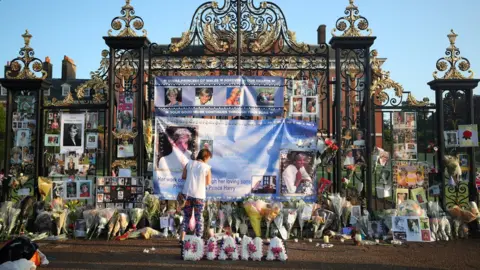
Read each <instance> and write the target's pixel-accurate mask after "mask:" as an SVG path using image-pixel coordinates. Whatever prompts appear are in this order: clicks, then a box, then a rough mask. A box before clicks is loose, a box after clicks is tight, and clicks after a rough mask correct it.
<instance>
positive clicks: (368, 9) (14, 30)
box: [0, 0, 480, 101]
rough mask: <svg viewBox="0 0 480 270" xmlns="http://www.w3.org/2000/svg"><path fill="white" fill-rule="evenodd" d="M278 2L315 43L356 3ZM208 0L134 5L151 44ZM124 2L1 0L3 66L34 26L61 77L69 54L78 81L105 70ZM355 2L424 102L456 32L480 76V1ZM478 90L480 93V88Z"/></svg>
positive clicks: (39, 49)
mask: <svg viewBox="0 0 480 270" xmlns="http://www.w3.org/2000/svg"><path fill="white" fill-rule="evenodd" d="M254 1H255V3H259V2H260V1H258V0H254ZM270 1H271V2H274V3H276V4H277V5H278V6H280V8H281V9H282V11H283V13H284V14H285V17H286V20H287V24H288V28H289V29H290V30H293V31H295V32H296V33H297V35H296V36H297V40H298V41H300V42H306V43H310V44H316V42H317V28H318V26H319V25H321V24H325V25H326V26H327V41H328V40H330V38H331V30H332V29H333V28H334V26H335V22H336V20H337V19H338V18H339V17H341V16H344V11H345V7H346V6H347V5H348V0H270ZM204 2H205V0H132V1H131V4H132V5H133V6H134V8H135V11H136V15H138V16H140V17H142V18H143V20H144V22H145V28H144V29H146V30H147V31H148V38H149V39H150V41H152V42H156V43H160V44H169V43H170V38H171V37H179V36H181V34H182V32H184V31H186V30H187V29H188V28H189V26H190V23H191V19H192V15H193V14H194V12H195V10H196V9H197V7H198V6H200V5H201V4H202V3H204ZM218 2H219V3H220V4H221V3H222V2H223V0H218ZM124 4H125V1H124V0H68V1H67V0H42V1H38V0H0V18H2V26H1V27H0V52H1V53H0V63H1V64H2V66H3V65H5V64H6V63H7V61H10V60H12V59H13V58H15V57H17V56H18V51H19V49H20V48H21V47H22V46H23V39H22V37H21V35H22V34H23V33H24V32H25V29H28V30H29V32H30V33H31V34H32V35H33V38H32V41H31V43H30V45H31V47H33V48H34V49H35V56H36V57H38V58H40V59H42V60H44V59H45V57H46V56H49V57H50V59H51V62H52V64H53V67H54V70H53V77H54V78H59V77H61V62H62V59H63V56H64V55H67V56H68V57H70V58H72V59H73V60H74V61H75V63H76V65H77V78H81V79H88V78H89V74H90V72H91V71H94V70H96V69H97V68H98V67H99V62H100V60H101V51H102V50H103V49H107V46H106V45H105V42H104V40H103V38H102V37H103V36H106V35H107V32H108V30H109V29H110V23H111V21H112V19H113V18H114V17H116V16H119V15H120V10H121V7H122V6H123V5H124ZM355 4H356V5H357V6H358V8H359V11H360V15H362V16H364V17H366V18H367V19H368V21H369V26H370V28H371V29H372V30H373V36H376V37H377V38H376V40H375V43H374V45H373V47H372V49H377V50H378V52H379V57H382V58H383V57H384V58H387V62H386V63H385V64H384V66H383V68H384V70H386V71H390V77H391V78H392V79H393V80H395V81H397V82H399V83H400V84H402V85H403V86H404V88H405V90H407V91H411V92H412V93H414V95H415V96H416V97H417V99H422V98H423V97H429V98H430V100H431V101H434V93H433V91H432V90H430V88H429V87H428V85H427V82H429V81H431V80H432V79H433V77H432V73H433V71H435V64H436V61H437V60H438V59H439V58H441V57H444V56H445V49H446V48H447V47H448V46H449V42H448V38H447V34H449V33H450V29H454V31H455V32H456V33H457V34H458V37H457V42H456V45H457V47H458V48H460V52H461V56H463V57H466V58H467V59H469V60H470V63H471V69H472V70H473V71H474V72H475V71H477V74H478V75H477V76H476V77H478V78H480V53H478V48H479V45H478V44H479V43H480V29H479V28H478V19H476V18H477V17H478V11H479V10H480V1H479V0H457V1H451V0H402V1H398V0H397V1H394V0H356V1H355ZM475 25H477V27H476V26H475ZM475 49H477V50H475ZM1 74H2V75H3V72H2V73H1ZM474 93H475V94H480V90H479V89H478V88H477V89H476V90H475V92H474Z"/></svg>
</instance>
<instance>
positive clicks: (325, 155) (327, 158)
mask: <svg viewBox="0 0 480 270" xmlns="http://www.w3.org/2000/svg"><path fill="white" fill-rule="evenodd" d="M325 145H326V147H325V149H323V152H322V153H320V158H321V159H322V164H323V165H324V166H326V165H329V164H330V163H331V162H332V160H333V159H334V158H335V155H336V153H337V151H338V145H337V144H336V143H335V142H334V141H333V140H332V139H329V138H326V139H325Z"/></svg>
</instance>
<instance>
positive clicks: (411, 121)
mask: <svg viewBox="0 0 480 270" xmlns="http://www.w3.org/2000/svg"><path fill="white" fill-rule="evenodd" d="M416 123H417V122H416V113H414V112H406V113H405V127H406V128H416V127H417V124H416Z"/></svg>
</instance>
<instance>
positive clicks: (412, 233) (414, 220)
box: [407, 217, 422, 242]
mask: <svg viewBox="0 0 480 270" xmlns="http://www.w3.org/2000/svg"><path fill="white" fill-rule="evenodd" d="M407 226H408V230H407V241H415V242H421V241H422V235H421V233H420V219H419V217H407Z"/></svg>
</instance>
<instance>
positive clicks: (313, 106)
mask: <svg viewBox="0 0 480 270" xmlns="http://www.w3.org/2000/svg"><path fill="white" fill-rule="evenodd" d="M305 104H306V108H305V114H307V115H317V112H318V97H317V96H313V97H312V96H310V97H306V98H305Z"/></svg>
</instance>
